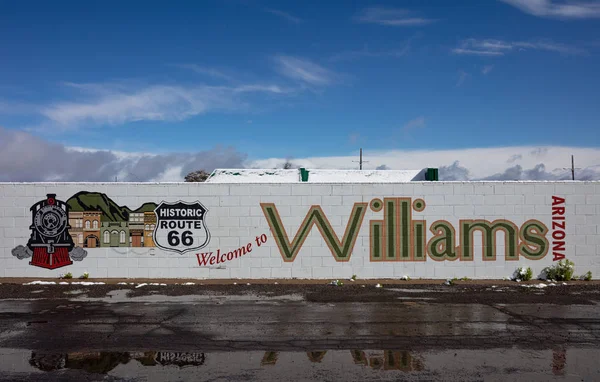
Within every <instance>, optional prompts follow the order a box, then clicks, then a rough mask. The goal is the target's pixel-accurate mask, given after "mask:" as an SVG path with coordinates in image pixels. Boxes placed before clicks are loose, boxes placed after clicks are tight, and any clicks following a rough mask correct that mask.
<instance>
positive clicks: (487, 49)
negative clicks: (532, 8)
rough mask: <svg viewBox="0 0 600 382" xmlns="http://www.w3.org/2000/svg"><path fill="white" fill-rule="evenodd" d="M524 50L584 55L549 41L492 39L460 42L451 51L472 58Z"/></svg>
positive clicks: (575, 48)
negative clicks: (471, 56) (472, 56)
mask: <svg viewBox="0 0 600 382" xmlns="http://www.w3.org/2000/svg"><path fill="white" fill-rule="evenodd" d="M526 50H541V51H548V52H555V53H561V54H584V53H586V51H585V50H583V49H581V48H577V47H574V46H570V45H565V44H560V43H556V42H553V41H549V40H538V41H533V42H526V41H502V40H494V39H485V40H481V39H475V38H469V39H466V40H463V41H461V42H460V44H459V45H458V47H456V48H454V49H452V52H453V53H454V54H462V55H474V56H489V57H494V56H504V55H505V54H507V53H510V52H515V51H526Z"/></svg>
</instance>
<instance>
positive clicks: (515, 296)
mask: <svg viewBox="0 0 600 382" xmlns="http://www.w3.org/2000/svg"><path fill="white" fill-rule="evenodd" d="M32 281H36V280H33V279H3V280H2V283H1V285H0V299H32V298H35V299H61V298H68V296H69V294H70V293H71V291H73V290H78V291H80V292H81V293H84V294H85V295H87V296H88V297H90V298H101V297H105V296H110V295H111V293H113V291H116V290H123V291H125V292H126V296H127V297H129V298H134V297H140V296H149V295H157V294H158V295H164V296H194V295H195V296H236V295H238V296H239V295H251V296H255V297H256V299H260V298H261V297H274V296H286V295H296V296H301V297H302V298H303V299H304V300H306V301H308V302H321V303H330V302H390V301H397V300H398V299H408V297H406V296H409V297H410V299H412V300H424V301H425V300H426V301H428V302H429V303H433V304H435V303H447V302H452V303H465V304H471V303H483V304H505V303H550V304H560V305H569V304H583V305H588V304H593V303H594V301H596V300H600V281H569V282H566V283H562V282H556V283H550V282H546V281H540V280H535V281H533V280H532V281H529V282H520V283H517V282H514V281H503V280H468V281H455V282H454V283H453V284H452V285H446V284H445V281H442V280H409V281H402V280H356V281H349V280H341V281H343V285H340V286H338V285H331V281H328V280H268V281H267V280H148V279H135V280H132V279H126V280H125V279H124V280H119V279H110V280H98V279H88V280H75V279H71V280H56V279H54V280H45V281H52V282H56V284H54V285H39V284H37V285H36V284H34V285H24V284H27V283H29V282H32ZM81 281H86V282H104V283H105V284H104V285H81V284H79V283H80V282H81ZM59 282H67V283H69V284H67V285H60V284H58V283H59ZM71 283H73V284H71ZM186 283H187V284H188V285H185V284H186ZM190 283H193V284H190ZM161 284H162V285H161ZM378 284H379V285H378ZM403 296H405V297H403Z"/></svg>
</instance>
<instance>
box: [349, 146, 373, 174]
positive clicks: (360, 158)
mask: <svg viewBox="0 0 600 382" xmlns="http://www.w3.org/2000/svg"><path fill="white" fill-rule="evenodd" d="M352 162H355V163H356V161H355V160H353V161H352ZM363 163H369V161H363V157H362V148H361V149H360V157H359V161H358V164H359V168H360V169H361V170H362V165H363Z"/></svg>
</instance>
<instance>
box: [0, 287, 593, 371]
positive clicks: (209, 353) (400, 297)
mask: <svg viewBox="0 0 600 382" xmlns="http://www.w3.org/2000/svg"><path fill="white" fill-rule="evenodd" d="M185 288H186V287H184V286H168V287H161V286H156V287H151V286H145V287H142V288H135V286H129V285H125V286H91V287H82V286H76V285H72V286H58V285H50V286H40V285H31V286H22V285H12V286H11V285H0V296H2V298H3V299H2V300H0V355H1V356H0V379H2V380H10V381H19V380H23V381H25V380H67V381H110V380H119V381H121V380H123V381H180V380H195V381H196V380H202V381H250V380H277V381H280V380H282V379H287V380H291V381H341V380H343V381H372V380H373V381H375V380H377V381H381V380H433V381H437V380H444V381H446V380H460V381H471V380H472V381H480V380H507V379H510V380H527V381H531V380H541V381H546V380H561V381H564V380H569V381H570V380H573V381H582V380H583V381H588V380H589V381H592V380H599V379H600V362H599V361H600V305H599V303H598V302H599V301H600V293H599V290H598V287H597V286H591V285H590V286H584V287H582V286H577V285H572V286H555V287H546V288H542V289H537V288H524V287H521V286H519V285H517V286H511V287H506V286H501V287H496V286H490V285H486V286H471V287H466V288H464V289H463V288H462V287H457V286H454V287H444V286H422V285H412V286H408V285H407V286H398V285H394V286H389V287H385V286H384V288H378V289H376V288H375V287H374V286H372V285H369V286H366V287H364V288H361V287H359V286H351V287H341V288H339V287H334V286H319V285H317V286H310V287H303V286H273V287H268V286H262V287H258V286H239V287H238V288H237V289H235V290H233V291H232V290H231V289H227V290H223V289H222V288H221V287H219V286H214V287H206V288H200V287H199V286H195V287H187V289H185ZM311 296H312V297H311ZM315 296H320V297H321V298H320V299H319V298H317V297H315ZM349 296H351V297H349ZM314 300H318V301H314Z"/></svg>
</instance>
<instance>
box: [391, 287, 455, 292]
mask: <svg viewBox="0 0 600 382" xmlns="http://www.w3.org/2000/svg"><path fill="white" fill-rule="evenodd" d="M385 289H386V290H391V291H393V292H401V293H444V291H443V290H436V289H402V288H385Z"/></svg>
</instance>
